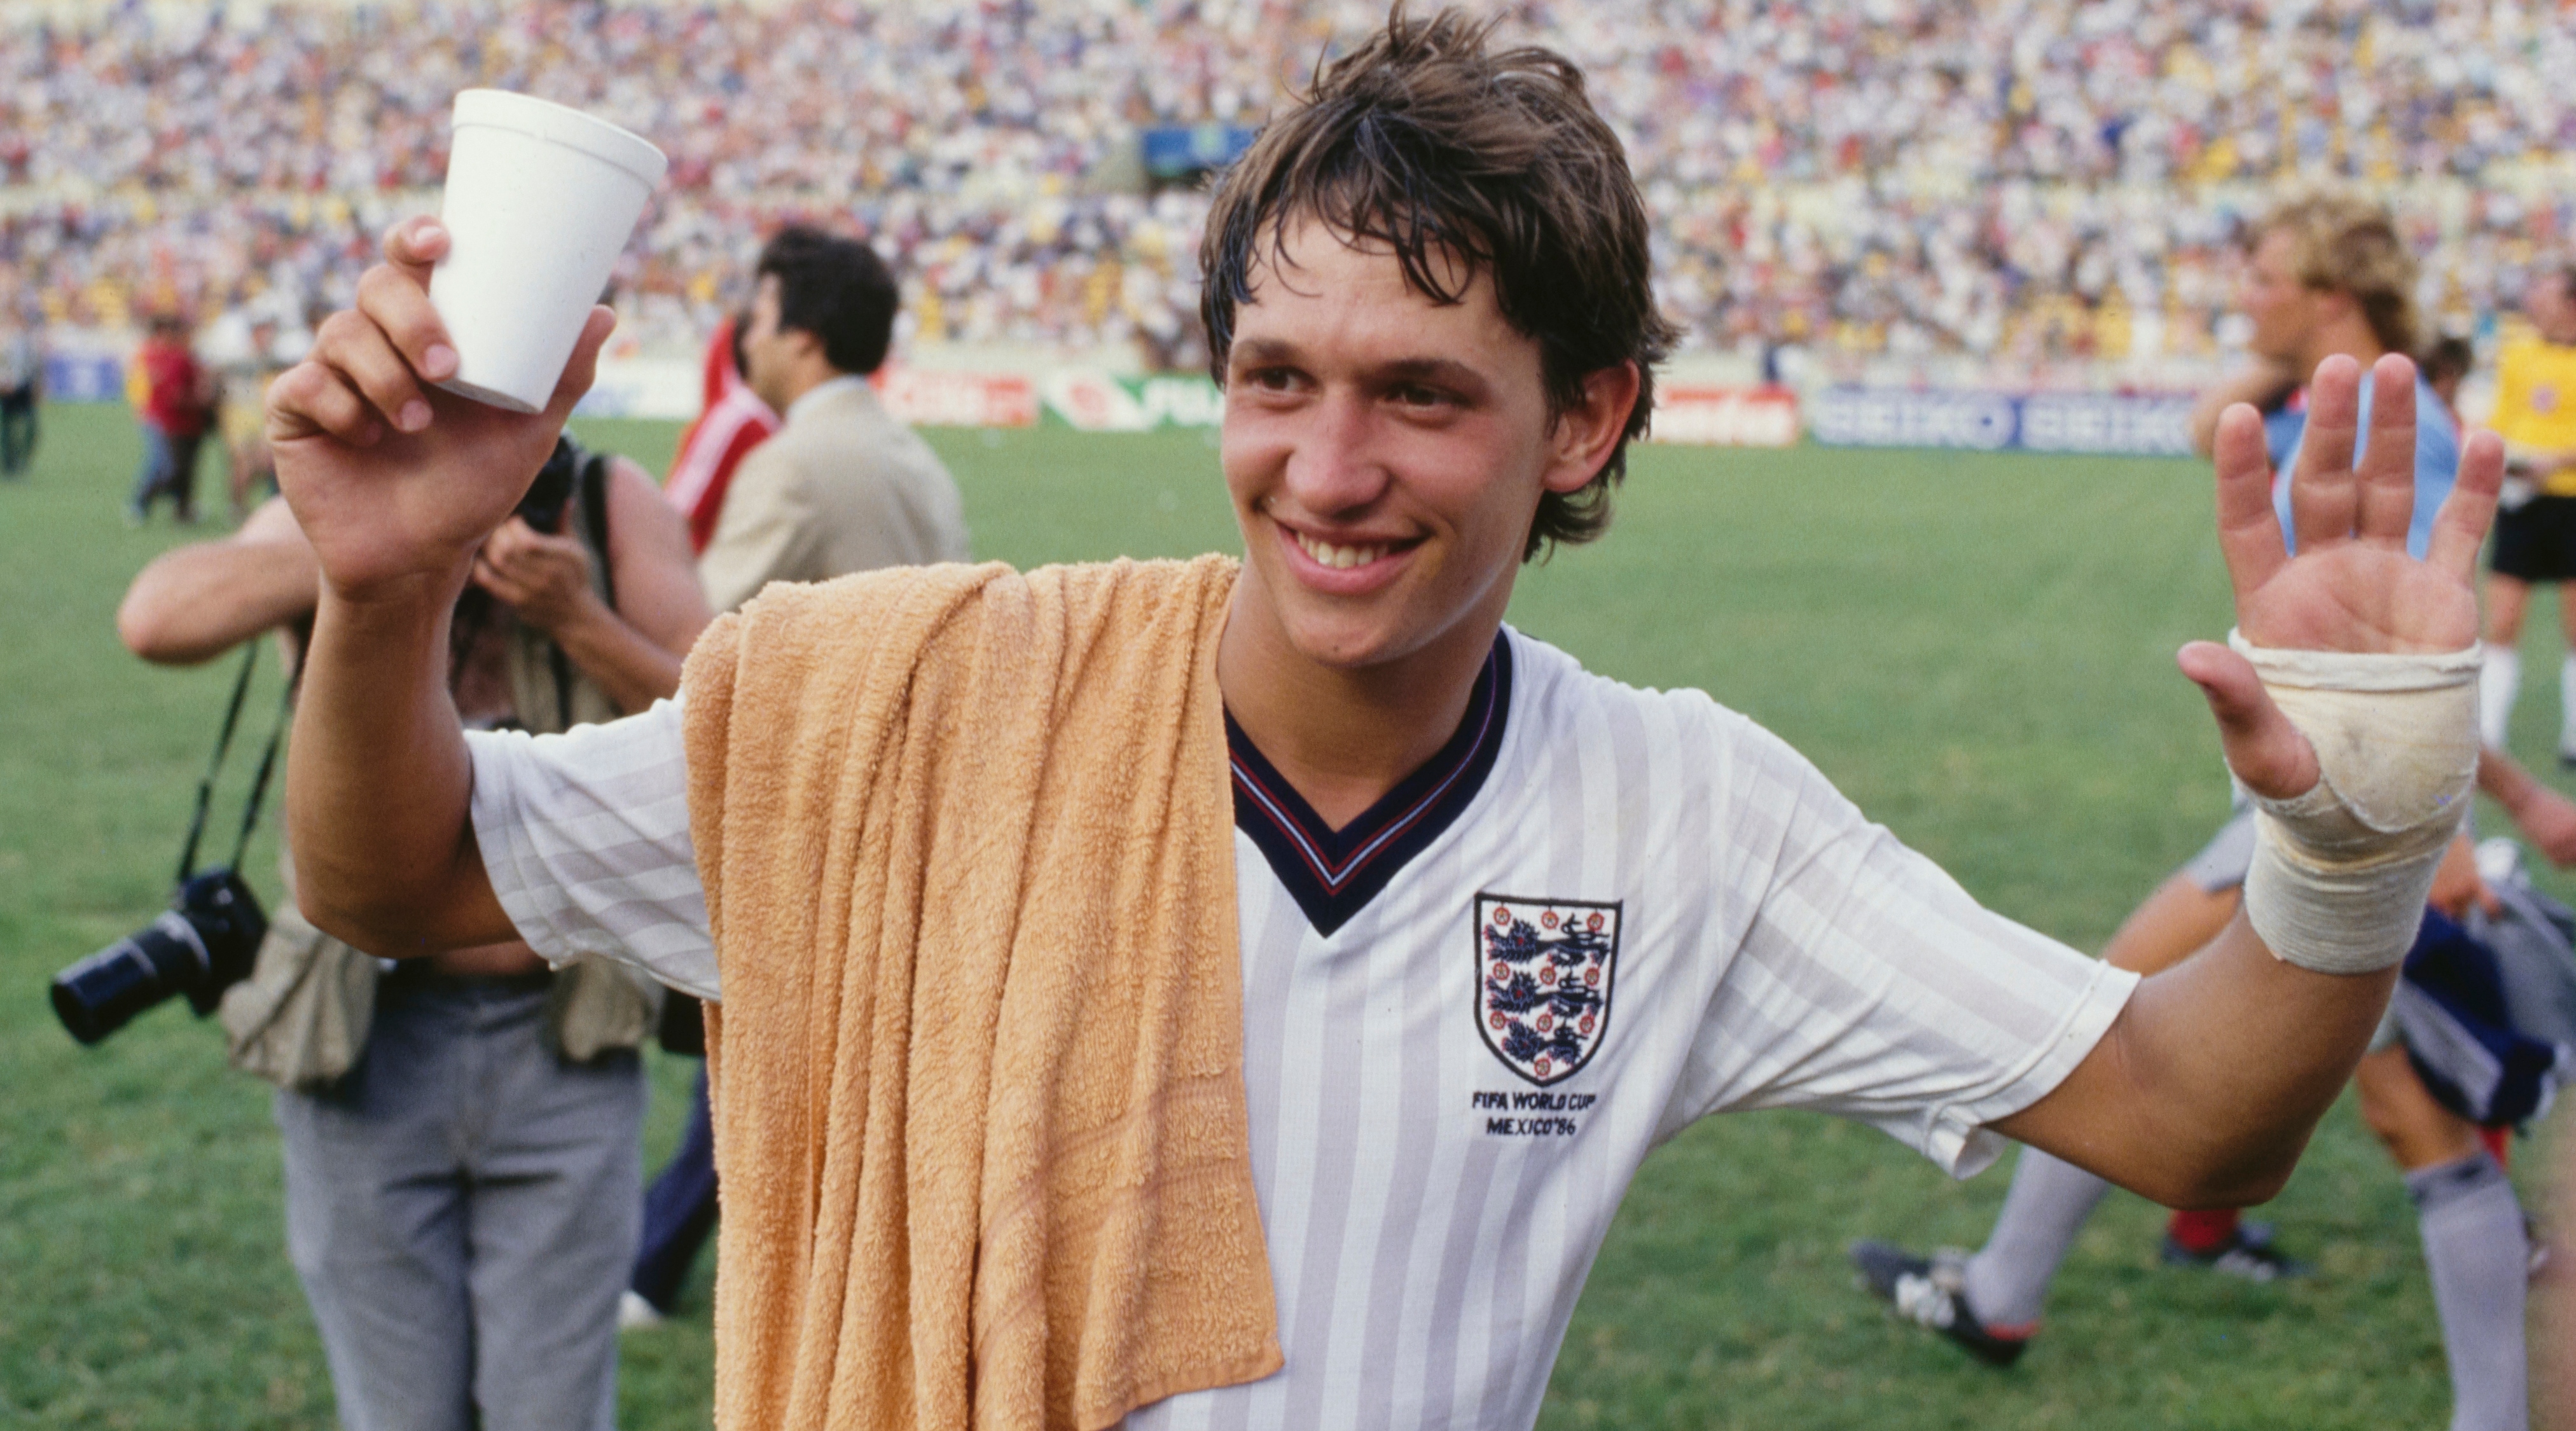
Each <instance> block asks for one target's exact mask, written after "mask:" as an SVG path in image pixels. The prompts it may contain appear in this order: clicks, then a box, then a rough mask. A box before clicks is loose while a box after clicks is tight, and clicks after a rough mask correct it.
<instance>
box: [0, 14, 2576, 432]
mask: <svg viewBox="0 0 2576 1431" xmlns="http://www.w3.org/2000/svg"><path fill="white" fill-rule="evenodd" d="M1381 13H1382V8H1381V7H1380V6H1379V5H1377V4H1375V3H1373V0H1319V2H1318V3H1305V2H1304V0H1241V3H1224V0H1137V3H1130V0H1114V3H1113V0H1022V3H1017V4H1008V5H1001V4H983V3H967V0H916V3H907V4H900V5H863V4H855V3H837V0H836V3H814V0H795V2H794V3H786V4H780V5H772V6H763V7H759V8H733V7H710V6H683V5H677V4H672V5H660V6H656V5H621V6H615V7H610V6H603V5H595V4H594V5H561V4H543V5H539V4H519V5H515V6H493V5H488V4H468V3H461V0H432V2H431V3H419V4H408V3H398V4H389V5H383V6H374V7H369V6H358V7H351V6H348V5H346V4H335V5H330V6H326V7H320V8H306V7H304V6H301V5H298V4H294V3H282V4H276V5H273V6H270V7H268V8H265V9H261V10H242V9H234V10H230V11H228V10H226V9H224V8H223V7H220V6H208V7H205V8H203V9H195V10H191V9H188V8H186V7H184V6H181V7H168V6H163V7H155V8H152V9H148V10H147V9H145V8H143V7H141V6H139V5H135V4H126V5H121V6H118V7H115V8H113V9H110V10H104V11H100V12H96V13H94V14H92V15H90V16H88V17H86V18H69V19H67V18H63V17H61V16H56V17H55V18H53V19H50V20H47V19H30V18H25V17H21V18H20V19H18V20H15V21H0V113H5V112H7V111H9V110H14V111H15V116H14V117H15V120H16V122H15V123H14V124H0V263H5V264H6V266H7V269H8V271H9V272H8V274H6V275H0V285H5V284H7V283H9V282H14V285H15V286H16V287H17V289H18V290H19V292H20V294H21V295H22V297H24V298H32V300H33V301H34V302H36V303H38V304H40V305H41V306H42V308H43V310H44V311H45V313H46V315H47V316H48V318H49V319H50V320H51V321H52V322H53V323H55V324H58V325H72V326H100V327H108V328H122V327H123V326H125V325H126V324H127V323H128V321H129V319H130V318H131V316H132V315H133V314H135V313H136V312H138V311H148V310H156V309H166V308H185V309H188V310H191V311H194V312H196V313H198V314H200V315H204V316H212V315H214V314H216V313H220V312H224V311H227V310H234V309H240V308H243V307H245V306H248V307H250V308H252V309H254V310H262V311H270V312H272V314H273V316H275V317H277V318H278V319H279V320H280V321H281V322H284V323H289V324H292V323H293V322H294V321H295V320H296V319H298V318H300V316H301V315H302V314H303V313H304V312H306V311H307V310H309V309H313V308H315V307H317V306H329V305H336V304H340V303H343V302H345V301H346V300H347V299H348V296H349V292H350V286H351V284H352V283H353V281H354V279H355V277H356V275H357V273H358V272H359V271H360V270H361V268H362V267H363V264H364V261H365V259H366V258H367V256H368V255H369V254H370V253H371V251H372V245H373V241H374V236H375V234H376V233H377V232H378V231H379V230H380V229H381V227H382V226H383V225H384V224H385V223H387V222H389V221H390V220H391V219H392V218H394V217H397V216H399V215H400V214H402V213H405V212H410V211H414V210H419V209H425V208H427V207H430V206H431V205H432V204H433V203H434V196H435V192H436V185H437V182H438V178H439V175H440V173H441V172H442V169H443V165H444V161H445V144H446V138H445V131H446V115H447V109H448V104H449V101H450V99H451V97H452V96H453V94H454V93H455V91H456V90H458V89H460V88H464V87H467V86H469V85H493V86H498V87H502V88H509V89H517V90H523V91H526V92H529V93H533V94H537V95H541V96H545V97H547V98H551V99H556V100H561V101H563V102H566V103H570V104H575V105H579V106H581V107H584V108H587V109H590V110H593V111H595V112H598V113H600V114H602V115H604V116H606V117H608V118H611V119H613V120H616V121H617V122H619V123H622V124H624V125H627V126H628V127H630V128H633V129H636V130H638V131H639V132H642V133H644V134H646V135H649V136H651V137H652V138H654V139H655V140H656V141H657V142H658V143H660V144H661V145H663V147H664V148H666V149H667V150H668V151H669V152H670V153H671V155H672V158H673V161H674V165H673V170H672V177H671V181H670V183H669V184H668V185H667V187H666V190H665V192H664V193H663V195H662V196H661V198H660V200H659V202H658V204H657V206H656V209H655V211H654V212H653V213H652V214H651V215H650V216H649V217H648V220H647V223H646V225H645V228H644V230H643V231H642V233H641V234H640V236H639V238H638V240H637V242H636V243H635V245H634V246H633V248H632V249H631V250H630V252H629V253H628V255H627V258H626V260H625V263H624V267H623V270H622V272H621V275H620V282H619V297H618V303H619V306H620V307H621V309H622V310H624V325H625V326H624V330H623V337H622V340H621V341H622V342H623V343H625V344H627V345H629V347H630V349H634V348H640V349H643V350H647V351H657V352H660V351H667V352H676V353H687V352H694V350H695V346H696V344H697V342H698V341H699V340H700V339H701V338H702V337H703V335H704V333H705V332H707V331H709V330H710V329H711V328H712V327H713V326H714V324H715V323H716V322H717V321H719V319H720V318H721V317H722V315H723V313H724V311H725V309H726V306H727V305H728V304H729V303H732V302H736V301H738V300H739V296H740V291H741V275H742V274H743V273H745V272H746V271H747V269H748V265H749V261H750V258H751V256H752V254H753V253H754V252H755V251H756V249H757V247H758V243H759V238H760V235H761V234H762V233H764V232H766V231H767V230H768V229H770V228H772V227H774V226H775V225H776V224H777V223H779V222H783V221H785V220H788V219H792V218H803V219H821V220H824V221H826V222H834V223H839V224H842V225H844V226H848V227H851V228H854V229H855V230H857V231H859V232H862V233H864V234H866V235H867V236H868V237H870V238H871V239H873V240H874V241H875V242H877V243H878V244H879V246H880V247H881V248H882V249H883V250H885V251H886V252H888V254H889V256H890V257H891V258H893V259H894V260H895V262H896V265H897V267H898V269H899V270H900V271H901V272H902V273H903V274H904V275H905V279H906V282H907V285H908V290H909V291H908V292H907V295H906V315H907V322H908V323H909V324H910V325H911V326H912V328H913V329H915V330H916V332H915V334H914V335H913V336H916V337H921V338H929V339H953V340H964V341H970V342H1007V343H1022V344H1040V345H1048V346H1054V347H1098V346H1103V345H1119V344H1127V343H1137V344H1141V345H1142V346H1143V348H1144V349H1145V351H1146V354H1147V357H1148V362H1149V365H1152V366H1187V365H1189V364H1190V363H1191V362H1192V361H1193V360H1194V359H1195V357H1196V356H1197V352H1196V349H1195V347H1194V339H1193V337H1192V331H1191V330H1192V329H1193V328H1194V326H1195V316H1194V314H1195V306H1196V302H1197V295H1196V287H1195V284H1196V275H1195V272H1194V265H1193V255H1194V251H1195V244H1196V238H1197V225H1198V221H1199V216H1200V214H1201V211H1202V208H1203V201H1202V200H1201V198H1200V197H1199V195H1198V194H1197V193H1196V192H1195V191H1194V190H1192V189H1190V188H1187V187H1160V188H1156V187H1153V186H1151V185H1150V183H1149V180H1148V176H1147V174H1146V170H1145V166H1144V164H1143V163H1142V162H1141V160H1140V157H1139V153H1138V151H1139V148H1140V141H1139V136H1140V134H1142V133H1143V131H1145V130H1147V129H1149V128H1154V127H1158V126H1197V125H1236V126H1240V125H1246V124H1252V123H1257V122H1258V120H1259V118H1260V116H1261V115H1262V114H1263V113H1265V112H1266V111H1267V109H1268V107H1269V106H1270V105H1271V104H1272V102H1273V101H1274V99H1275V97H1276V96H1277V95H1278V94H1279V93H1280V92H1281V91H1282V88H1283V86H1288V85H1293V84H1294V83H1295V82H1296V81H1297V79H1298V78H1300V77H1301V76H1302V75H1303V73H1304V72H1305V70H1306V68H1307V67H1308V66H1310V65H1311V64H1312V63H1313V62H1314V58H1315V56H1316V55H1317V53H1318V52H1319V51H1320V50H1321V49H1322V47H1323V46H1324V45H1325V44H1326V43H1328V41H1329V39H1330V37H1332V36H1335V35H1344V36H1347V35H1352V34H1359V33H1364V32H1365V31H1366V29H1367V28H1368V26H1369V25H1370V24H1372V23H1374V21H1375V20H1376V19H1377V18H1378V17H1379V15H1380V14H1381ZM1509 23H1510V24H1511V26H1512V27H1514V28H1516V29H1518V30H1520V31H1521V32H1523V33H1528V34H1531V35H1537V36H1544V37H1545V38H1546V40H1547V42H1548V43H1549V44H1551V45H1553V46H1556V47H1558V48H1560V49H1563V50H1565V51H1567V52H1568V53H1569V54H1571V55H1572V56H1574V57H1575V58H1576V59H1577V60H1578V61H1580V62H1581V63H1583V64H1584V65H1585V66H1586V68H1587V70H1588V72H1589V73H1590V75H1591V76H1592V80H1593V83H1594V84H1595V86H1596V88H1597V92H1598V95H1599V98H1600V100H1601V102H1602V103H1603V105H1604V107H1605V109H1606V111H1607V112H1608V113H1609V114H1610V116H1611V117H1612V120H1613V122H1614V124H1615V125H1617V127H1618V128H1619V129H1620V131H1621V133H1622V135H1623V137H1624V138H1625V139H1626V141H1627V143H1628V145H1629V150H1630V154H1631V156H1632V160H1633V162H1634V163H1635V165H1636V167H1637V169H1638V171H1639V174H1640V176H1641V178H1642V180H1643V181H1644V188H1645V190H1646V193H1647V195H1648V197H1649V202H1650V204H1651V205H1652V206H1653V209H1654V216H1655V219H1656V223H1657V231H1658V234H1659V236H1660V238H1661V241H1662V242H1661V247H1660V250H1659V253H1658V256H1657V262H1658V275H1659V285H1660V292H1661V294H1662V297H1663V301H1664V303H1665V305H1666V307H1667V310H1668V311H1669V312H1671V313H1672V314H1673V315H1674V316H1675V317H1677V318H1678V319H1680V320H1681V321H1683V322H1684V323H1685V325H1686V326H1687V329H1688V332H1689V339H1688V346H1689V347H1692V348H1696V349H1700V350H1703V351H1706V350H1721V351H1733V352H1739V353H1745V354H1763V355H1771V356H1772V357H1774V358H1776V356H1777V355H1779V354H1781V353H1787V354H1790V355H1793V356H1795V357H1803V358H1808V359H1813V360H1818V361H1821V362H1823V363H1825V364H1826V365H1828V366H1829V367H1830V366H1831V365H1833V364H1836V363H1846V362H1857V361H1860V360H1865V359H1868V358H1871V357H1873V356H1893V357H1897V358H1905V357H1920V358H1924V359H1926V360H1945V359H1946V360H1948V361H1952V362H1955V363H1964V364H1972V365H1974V367H1975V368H1976V369H1977V370H1978V371H1979V373H1980V374H1981V375H1984V376H1986V377H1989V378H1992V377H1995V376H1996V375H1997V374H2001V375H2003V376H2002V380H2003V381H2006V382H2016V383H2019V384H2022V385H2024V386H2031V385H2037V386H2050V385H2062V384H2063V383H2064V381H2065V374H2067V373H2070V372H2072V373H2084V372H2098V371H2103V370H2106V369H2107V368H2109V367H2117V366H2120V365H2124V364H2125V365H2126V366H2127V368H2128V369H2129V370H2131V371H2132V372H2133V373H2134V372H2138V371H2155V370H2157V365H2158V364H2163V365H2165V369H2164V370H2166V371H2169V372H2181V373H2188V372H2190V371H2191V367H2190V365H2192V364H2195V363H2198V364H2206V363H2207V362H2209V361H2211V360H2212V359H2213V358H2214V357H2215V355H2216V353H2217V352H2218V350H2219V349H2220V347H2221V346H2222V343H2223V340H2224V338H2225V336H2226V335H2225V334H2224V332H2223V331H2222V328H2221V324H2222V322H2223V321H2224V316H2223V315H2224V314H2225V313H2226V311H2227V308H2228V291H2227V278H2226V273H2227V266H2226V251H2227V247H2228V245H2229V243H2230V242H2231V241H2232V239H2233V236H2234V234H2235V232H2236V229H2237V226H2238V224H2239V223H2240V222H2241V220H2242V217H2243V216H2245V215H2247V214H2249V213H2250V212H2252V211H2254V210H2256V209H2258V208H2259V207H2260V206H2261V204H2262V203H2263V202H2265V200H2266V199H2267V198H2268V197H2269V196H2271V195H2272V194H2273V193H2274V192H2276V190H2277V187H2278V185H2279V183H2280V182H2281V181H2283V180H2284V179H2288V178H2309V179H2319V178H2337V179H2343V180H2349V181H2358V182H2362V183H2366V184H2368V185H2370V186H2371V187H2372V188H2374V189H2375V190H2377V191H2379V192H2382V193H2384V194H2386V195H2389V196H2391V197H2392V198H2394V199H2395V200H2396V202H2397V203H2398V206H2399V207H2400V209H2401V211H2402V212H2404V214H2405V215H2406V216H2407V222H2408V224H2409V225H2410V229H2411V237H2413V239H2414V240H2415V242H2416V244H2417V247H2418V248H2419V250H2422V251H2423V252H2425V253H2426V254H2427V255H2428V257H2429V259H2430V261H2429V262H2428V264H2427V268H2426V276H2425V280H2424V282H2425V286H2426V291H2425V293H2424V294H2423V295H2422V297H2423V299H2424V302H2425V306H2426V307H2427V309H2428V311H2430V312H2432V313H2434V314H2436V315H2438V316H2439V317H2440V318H2441V319H2442V320H2443V322H2444V323H2445V324H2446V325H2447V326H2451V327H2454V328H2475V327H2477V326H2478V325H2481V324H2488V323H2491V322H2492V316H2493V315H2494V313H2495V312H2496V311H2497V310H2498V309H2499V308H2500V307H2503V308H2509V307H2510V306H2511V299H2512V296H2513V295H2514V294H2515V293H2516V292H2518V291H2519V288H2520V286H2521V283H2522V280H2523V275H2524V272H2525V271H2526V269H2527V268H2528V267H2529V266H2530V265H2531V264H2533V263H2534V262H2537V261H2545V260H2546V258H2547V257H2548V256H2549V255H2551V254H2553V253H2556V252H2559V251H2562V250H2563V247H2564V245H2565V242H2566V240H2567V238H2568V234H2569V230H2570V226H2571V224H2576V157H2571V156H2576V96H2571V93H2570V92H2569V91H2568V90H2567V89H2566V87H2565V86H2564V85H2559V86H2554V87H2553V86H2552V85H2551V84H2550V83H2548V82H2547V78H2546V77H2547V76H2549V75H2552V74H2557V75H2565V74H2568V73H2571V72H2576V6H2571V5H2569V4H2564V3H2557V0H2524V3H2514V0H2497V3H2475V2H2474V0H2367V3H2358V4H2353V5H2345V6H2307V5H2279V6H2268V5H2262V4H2252V3H2244V2H2243V0H2236V3H2217V4H2211V3H2190V4H2185V3H2180V0H2107V3H2085V4H2076V3H2072V0H2009V3H1998V4H1968V3H1958V0H1828V3H1776V0H1584V3H1579V4H1578V3H1573V0H1558V3H1526V4H1521V5H1516V6H1513V7H1510V21H1509ZM30 136H35V138H34V139H33V142H31V139H30ZM2174 365H2181V366H2180V367H2179V368H2176V367H2175V366H2174ZM2148 385H2150V386H2153V385H2155V384H2154V383H2152V382H2150V383H2149V384H2148ZM2166 385H2187V383H2168V384H2166Z"/></svg>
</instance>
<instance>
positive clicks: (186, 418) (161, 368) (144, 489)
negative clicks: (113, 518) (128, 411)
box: [126, 313, 213, 526]
mask: <svg viewBox="0 0 2576 1431" xmlns="http://www.w3.org/2000/svg"><path fill="white" fill-rule="evenodd" d="M209 388H210V383H209V381H208V378H207V373H206V369H205V368H204V366H203V365H201V364H200V363H198V361H197V355H196V354H195V353H194V352H192V351H191V350H190V349H189V346H188V325H187V322H186V320H184V319H182V318H180V317H178V316H177V315H175V314H166V313H165V314H161V315H159V316H157V317H155V318H153V319H152V322H151V325H150V327H149V329H148V330H147V331H146V332H145V335H144V339H143V346H142V347H141V348H140V349H138V350H136V352H135V354H134V369H133V373H132V376H131V377H130V378H129V379H128V381H127V384H126V392H127V397H128V399H129V400H130V401H131V402H132V403H133V404H134V410H135V417H136V419H137V421H138V423H139V424H140V426H141V428H142V432H143V467H142V470H141V471H139V472H138V473H136V474H135V479H134V496H133V499H132V500H131V501H129V502H128V503H127V504H126V519H127V521H129V522H130V523H132V524H133V525H136V526H141V525H142V524H143V521H144V519H145V518H147V517H149V516H150V515H151V514H152V504H153V503H155V502H157V501H159V500H160V499H161V498H163V497H168V498H169V499H170V505H171V509H172V511H173V512H175V513H176V514H177V516H178V518H179V520H180V521H182V522H193V521H195V520H196V519H197V501H196V497H197V491H196V488H197V449H198V447H199V445H200V444H201V443H202V442H203V441H204V440H205V435H206V426H207V421H208V419H209V418H210V417H211V415H212V408H213V404H212V403H211V402H210V401H209Z"/></svg>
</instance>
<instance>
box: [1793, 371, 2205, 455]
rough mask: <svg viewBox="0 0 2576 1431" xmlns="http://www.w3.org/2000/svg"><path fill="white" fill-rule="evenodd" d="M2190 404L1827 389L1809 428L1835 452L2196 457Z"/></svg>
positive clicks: (2111, 397)
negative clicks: (1954, 451) (1935, 449)
mask: <svg viewBox="0 0 2576 1431" xmlns="http://www.w3.org/2000/svg"><path fill="white" fill-rule="evenodd" d="M2191 406H2192V404H2191V399H2189V398H2183V397H2129V396H2122V395H2117V394H2110V393H2033V394H2029V395H2027V396H2024V395H2020V394H2014V393H1996V392H1974V391H1968V392H1957V391H1952V392H1941V391H1915V390H1912V389H1905V388H1826V389H1824V390H1822V391H1821V392H1818V393H1815V394H1813V395H1812V396H1810V397H1809V399H1808V401H1807V405H1806V407H1807V430H1808V432H1810V433H1812V434H1813V435H1814V436H1815V439H1816V440H1817V441H1818V442H1821V443H1824V444H1825V445H1827V446H1829V447H1953V448H1966V449H1969V450H1972V451H1980V452H2000V451H2005V450H2017V451H2023V452H2076V453H2093V454H2102V455H2114V456H2129V457H2163V456H2173V457H2185V456H2189V455H2190V453H2191V428H2190V417H2191Z"/></svg>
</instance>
